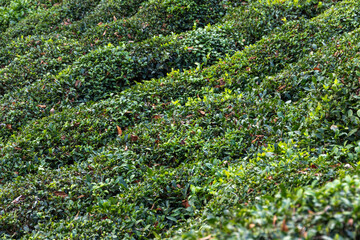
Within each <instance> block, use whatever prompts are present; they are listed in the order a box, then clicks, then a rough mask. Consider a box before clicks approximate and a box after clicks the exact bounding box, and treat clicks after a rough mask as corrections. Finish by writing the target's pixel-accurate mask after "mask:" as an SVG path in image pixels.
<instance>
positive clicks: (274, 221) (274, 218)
mask: <svg viewBox="0 0 360 240" xmlns="http://www.w3.org/2000/svg"><path fill="white" fill-rule="evenodd" d="M276 220H277V217H276V215H274V217H273V226H274V227H276Z"/></svg>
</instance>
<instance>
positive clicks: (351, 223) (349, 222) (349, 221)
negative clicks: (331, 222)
mask: <svg viewBox="0 0 360 240" xmlns="http://www.w3.org/2000/svg"><path fill="white" fill-rule="evenodd" d="M347 223H348V225H350V226H352V225H354V219H352V218H350V219H349V220H348V222H347Z"/></svg>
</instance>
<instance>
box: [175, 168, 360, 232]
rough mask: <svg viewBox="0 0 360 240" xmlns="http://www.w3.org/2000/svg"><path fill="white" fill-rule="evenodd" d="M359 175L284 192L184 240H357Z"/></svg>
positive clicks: (231, 214)
mask: <svg viewBox="0 0 360 240" xmlns="http://www.w3.org/2000/svg"><path fill="white" fill-rule="evenodd" d="M359 187H360V181H359V177H358V176H356V175H352V176H346V177H343V178H341V179H338V180H335V181H333V182H331V183H328V184H326V185H325V186H324V187H321V188H318V187H317V186H316V182H314V183H313V184H312V186H311V187H306V188H302V189H298V190H297V191H295V192H292V191H287V190H286V188H283V189H282V190H281V192H280V193H279V194H277V195H275V197H270V196H269V197H267V198H264V199H262V200H261V201H259V203H258V204H257V205H256V206H252V207H248V208H243V209H238V210H237V211H236V213H229V214H228V216H226V217H224V218H221V219H219V220H217V221H216V223H214V224H212V225H211V227H212V229H210V228H209V227H208V228H207V229H206V230H204V232H203V234H195V233H190V234H186V235H184V236H183V237H182V238H181V239H198V238H199V237H201V236H203V237H208V238H210V236H211V238H212V239H259V238H261V239H263V238H264V239H268V238H271V239H274V238H276V239H283V238H291V239H293V238H299V239H314V238H329V239H355V238H357V237H358V236H359V213H358V209H359V207H360V206H359V202H360V200H359V196H360V192H359V189H360V188H359Z"/></svg>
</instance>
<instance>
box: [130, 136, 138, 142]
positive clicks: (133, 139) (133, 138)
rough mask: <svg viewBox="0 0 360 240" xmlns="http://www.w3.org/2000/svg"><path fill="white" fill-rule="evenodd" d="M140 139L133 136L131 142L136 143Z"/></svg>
mask: <svg viewBox="0 0 360 240" xmlns="http://www.w3.org/2000/svg"><path fill="white" fill-rule="evenodd" d="M138 139H139V137H138V136H136V135H131V141H133V142H136V141H137V140H138Z"/></svg>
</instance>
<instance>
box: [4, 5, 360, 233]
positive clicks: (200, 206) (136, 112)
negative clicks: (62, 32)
mask: <svg viewBox="0 0 360 240" xmlns="http://www.w3.org/2000/svg"><path fill="white" fill-rule="evenodd" d="M180 2H181V3H183V2H182V1H180ZM171 3H173V2H171ZM146 4H148V3H147V2H144V3H143V5H142V6H146ZM241 4H244V5H243V6H240V7H236V8H230V9H228V10H227V14H228V15H226V16H225V17H224V18H223V19H222V20H221V21H219V22H218V23H217V24H215V25H212V26H207V27H204V28H194V30H192V31H188V32H183V33H178V34H170V35H167V36H156V37H152V38H146V39H144V40H141V41H139V42H136V41H135V42H127V43H126V42H124V44H119V45H114V44H109V42H107V43H105V42H103V43H102V44H100V45H101V46H99V47H94V46H90V47H88V48H84V49H86V54H85V55H84V56H81V55H82V54H83V53H81V52H82V50H80V49H82V47H81V44H83V42H82V41H81V39H80V40H77V39H75V38H74V39H71V38H69V39H67V38H65V37H64V36H62V37H59V38H56V39H55V38H53V37H49V38H43V39H42V42H41V43H39V45H40V46H42V48H43V49H54V50H51V51H49V55H46V56H49V58H47V57H45V55H41V52H44V51H40V50H38V52H34V54H38V56H39V57H40V58H41V56H44V57H43V58H42V59H41V60H43V61H44V60H49V59H52V58H53V59H55V55H56V54H58V52H57V51H64V52H66V51H69V48H67V45H64V44H63V43H64V42H65V41H69V42H70V43H71V44H73V45H71V46H80V47H79V53H70V54H69V57H68V58H66V59H64V60H63V61H64V64H63V66H59V65H58V64H57V63H56V64H55V63H53V64H54V68H52V67H50V66H49V67H48V68H45V69H44V70H40V69H39V70H34V72H37V71H39V72H41V71H42V72H43V73H42V74H43V76H44V77H43V78H42V79H40V80H38V79H37V78H36V77H33V78H30V77H27V78H26V79H28V80H25V78H23V79H21V78H19V80H18V82H19V86H17V84H16V81H14V82H12V81H11V80H14V77H9V76H16V74H20V71H19V70H18V71H19V72H18V73H17V72H16V68H17V67H16V66H26V64H25V63H24V64H25V65H21V64H20V63H21V61H23V62H25V61H26V60H28V59H29V58H26V56H28V57H29V56H30V54H29V55H26V56H22V55H21V56H18V57H17V59H19V60H17V59H16V60H14V63H13V65H11V64H9V65H8V66H5V67H4V68H3V69H2V74H3V75H5V73H6V74H7V75H8V76H4V77H8V78H3V79H7V80H6V81H3V82H4V83H6V84H3V85H2V86H3V89H4V93H6V94H5V95H4V96H3V97H2V98H1V108H0V109H2V112H3V113H4V114H2V116H1V122H0V123H1V124H2V128H1V132H0V133H1V135H0V137H1V138H2V139H3V140H4V141H3V142H2V143H1V144H0V189H1V191H0V206H1V208H0V236H1V237H3V238H22V239H48V238H51V239H53V238H61V239H62V238H71V239H73V238H74V239H82V238H96V239H97V238H115V239H116V238H120V239H148V238H175V239H198V238H203V239H210V238H215V239H239V238H240V239H255V238H304V239H306V238H310V239H311V238H356V236H357V234H358V223H357V222H358V221H357V220H358V217H357V215H358V214H357V208H358V207H357V202H358V195H359V194H358V193H357V189H358V188H359V186H358V185H359V183H358V182H359V181H358V177H357V176H356V175H357V174H358V171H359V165H358V163H359V158H360V141H359V137H360V129H359V123H360V111H359V109H360V105H359V101H358V99H359V92H360V90H359V89H360V82H359V81H358V78H359V72H360V71H359V64H358V63H359V57H360V56H359V52H360V45H359V44H358V42H359V38H360V30H359V29H360V28H359V27H360V26H359V23H358V21H357V19H358V15H359V13H360V12H359V9H360V8H359V7H360V5H359V3H358V1H355V0H344V1H341V2H338V3H337V2H336V1H324V2H322V3H320V2H317V1H308V0H304V1H266V2H264V1H259V2H251V3H245V2H243V3H241ZM235 5H236V4H235ZM164 6H165V5H164ZM169 6H176V5H175V4H171V5H169ZM169 9H171V8H169ZM271 9H272V10H273V12H274V14H273V15H271V14H270V15H266V14H264V13H270V12H271ZM242 11H243V12H244V16H245V17H244V18H239V19H236V16H237V15H236V12H238V13H239V12H242ZM297 11H298V12H297ZM256 12H258V15H256V14H250V13H256ZM247 13H249V15H246V14H247ZM206 14H209V13H206ZM283 14H285V15H283ZM89 16H90V15H89ZM250 16H253V18H252V19H251V18H250ZM253 19H257V20H259V21H253ZM117 21H119V20H117ZM237 21H238V22H237ZM241 21H243V24H240V23H241ZM232 23H236V24H232ZM255 25H256V28H255ZM100 26H102V25H100ZM179 26H180V25H179ZM255 29H257V30H258V31H256V30H255ZM36 37H39V36H35V37H34V38H36ZM49 39H51V40H49ZM21 41H23V42H24V43H26V44H24V45H22V49H23V50H24V51H28V49H27V48H26V46H27V44H30V45H31V44H34V43H35V44H36V42H32V40H31V37H29V38H25V40H21ZM11 44H16V43H15V42H13V43H11ZM78 44H79V45H78ZM14 46H15V45H14ZM57 46H58V47H57ZM62 49H63V50H62ZM70 49H71V48H70ZM23 50H21V49H20V50H19V51H23ZM19 55H20V54H19ZM70 58H73V59H74V60H70ZM21 59H23V60H21ZM30 59H31V57H30ZM41 60H40V61H41ZM17 61H19V63H16V62H17ZM15 63H16V64H15ZM17 64H19V65H17ZM11 67H12V68H11ZM172 68H173V69H174V70H171V69H172ZM48 72H50V73H49V74H48ZM9 74H14V75H9ZM20 76H21V75H20ZM146 79H148V80H146ZM12 85H13V86H14V88H18V90H15V91H12V90H11V87H10V86H12ZM6 87H8V89H6Z"/></svg>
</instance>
